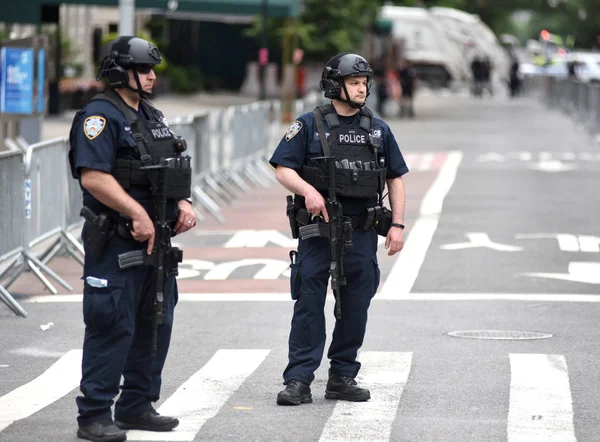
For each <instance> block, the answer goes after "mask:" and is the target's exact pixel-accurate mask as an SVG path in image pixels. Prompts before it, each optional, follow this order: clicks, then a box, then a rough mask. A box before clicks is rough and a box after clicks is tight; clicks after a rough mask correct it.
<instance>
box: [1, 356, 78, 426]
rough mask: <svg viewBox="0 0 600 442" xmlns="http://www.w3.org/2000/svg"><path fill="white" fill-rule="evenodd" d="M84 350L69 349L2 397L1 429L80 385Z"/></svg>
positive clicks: (35, 411)
mask: <svg viewBox="0 0 600 442" xmlns="http://www.w3.org/2000/svg"><path fill="white" fill-rule="evenodd" d="M81 355H82V351H81V350H70V351H69V352H68V353H67V354H65V355H64V356H63V357H61V358H60V359H59V360H58V361H56V362H55V363H54V364H52V365H51V366H50V368H48V370H46V371H45V372H44V373H42V374H41V375H40V376H38V377H37V378H35V379H34V380H33V381H31V382H29V383H27V384H25V385H21V386H20V387H19V388H17V389H15V390H13V391H11V392H10V393H7V394H5V395H4V396H2V397H1V398H0V431H2V430H4V429H5V428H6V427H8V426H9V425H10V424H12V423H13V422H15V421H18V420H20V419H25V418H26V417H29V416H31V415H32V414H34V413H37V412H38V411H40V410H41V409H43V408H45V407H47V406H48V405H50V404H52V403H53V402H55V401H57V400H58V399H60V398H61V397H63V396H64V395H66V394H68V393H70V392H71V390H73V389H74V388H76V387H77V386H78V385H79V381H80V379H81Z"/></svg>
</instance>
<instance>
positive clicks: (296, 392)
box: [277, 379, 312, 405]
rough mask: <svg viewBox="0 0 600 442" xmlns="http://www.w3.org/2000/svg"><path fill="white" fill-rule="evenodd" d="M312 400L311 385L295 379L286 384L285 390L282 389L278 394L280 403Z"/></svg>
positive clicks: (305, 402)
mask: <svg viewBox="0 0 600 442" xmlns="http://www.w3.org/2000/svg"><path fill="white" fill-rule="evenodd" d="M311 402H312V394H311V393H310V386H309V385H307V384H305V383H304V382H301V381H297V380H295V379H293V380H291V381H289V382H288V383H287V385H286V386H285V390H281V391H280V392H279V393H278V394H277V404H278V405H300V404H310V403H311Z"/></svg>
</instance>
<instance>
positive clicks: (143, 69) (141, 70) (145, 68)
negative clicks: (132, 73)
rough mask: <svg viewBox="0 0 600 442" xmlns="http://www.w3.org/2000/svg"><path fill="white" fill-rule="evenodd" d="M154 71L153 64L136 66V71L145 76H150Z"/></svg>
mask: <svg viewBox="0 0 600 442" xmlns="http://www.w3.org/2000/svg"><path fill="white" fill-rule="evenodd" d="M152 69H154V65H153V64H136V65H135V70H136V71H138V72H139V73H140V74H143V75H147V74H149V73H150V71H151V70H152Z"/></svg>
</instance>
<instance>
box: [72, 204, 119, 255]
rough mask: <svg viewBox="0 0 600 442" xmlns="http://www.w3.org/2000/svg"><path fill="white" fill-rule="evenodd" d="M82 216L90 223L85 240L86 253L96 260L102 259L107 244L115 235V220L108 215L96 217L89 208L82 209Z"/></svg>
mask: <svg viewBox="0 0 600 442" xmlns="http://www.w3.org/2000/svg"><path fill="white" fill-rule="evenodd" d="M80 215H81V216H83V217H84V218H85V220H86V221H87V222H88V230H87V233H86V235H85V238H84V243H85V251H86V253H87V254H89V255H90V256H92V257H93V258H94V259H101V258H102V254H103V253H104V248H105V247H106V243H107V241H108V240H109V238H111V237H112V236H113V235H114V232H115V231H114V228H113V218H112V217H111V216H110V214H108V213H100V214H99V215H96V214H95V213H94V212H92V211H91V210H90V209H89V208H88V207H85V206H84V207H83V208H82V209H81V213H80Z"/></svg>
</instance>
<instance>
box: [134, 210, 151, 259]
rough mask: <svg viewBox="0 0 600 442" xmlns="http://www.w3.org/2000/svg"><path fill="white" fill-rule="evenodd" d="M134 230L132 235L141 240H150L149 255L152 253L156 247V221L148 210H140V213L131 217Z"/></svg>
mask: <svg viewBox="0 0 600 442" xmlns="http://www.w3.org/2000/svg"><path fill="white" fill-rule="evenodd" d="M131 220H132V226H133V230H132V231H131V236H133V239H135V240H136V241H139V242H144V241H146V240H147V241H148V255H150V254H152V248H153V247H154V223H153V222H152V220H151V219H150V217H149V216H148V213H146V211H145V210H144V211H140V213H139V215H136V216H134V217H131Z"/></svg>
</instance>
